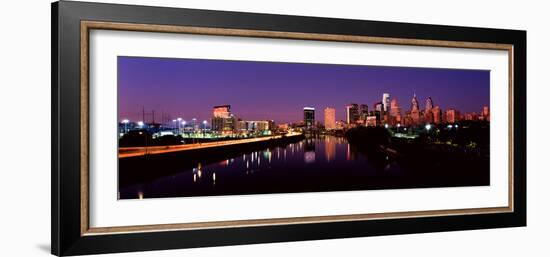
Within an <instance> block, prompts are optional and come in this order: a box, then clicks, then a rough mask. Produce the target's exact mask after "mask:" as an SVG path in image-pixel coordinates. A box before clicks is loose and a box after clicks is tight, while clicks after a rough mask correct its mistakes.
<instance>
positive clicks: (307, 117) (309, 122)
mask: <svg viewBox="0 0 550 257" xmlns="http://www.w3.org/2000/svg"><path fill="white" fill-rule="evenodd" d="M304 125H305V126H306V128H308V129H309V128H312V127H313V125H315V108H313V107H304Z"/></svg>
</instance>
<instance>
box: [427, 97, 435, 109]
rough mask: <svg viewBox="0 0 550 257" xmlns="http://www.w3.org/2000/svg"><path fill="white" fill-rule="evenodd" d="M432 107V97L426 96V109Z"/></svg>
mask: <svg viewBox="0 0 550 257" xmlns="http://www.w3.org/2000/svg"><path fill="white" fill-rule="evenodd" d="M433 107H434V102H433V100H432V97H431V96H428V98H427V99H426V111H431V110H432V108H433Z"/></svg>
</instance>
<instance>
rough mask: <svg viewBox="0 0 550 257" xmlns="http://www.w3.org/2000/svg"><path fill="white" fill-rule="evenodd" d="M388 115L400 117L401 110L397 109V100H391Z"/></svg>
mask: <svg viewBox="0 0 550 257" xmlns="http://www.w3.org/2000/svg"><path fill="white" fill-rule="evenodd" d="M390 115H391V116H393V117H397V116H400V115H401V108H399V104H398V103H397V99H395V98H394V99H392V100H391V102H390Z"/></svg>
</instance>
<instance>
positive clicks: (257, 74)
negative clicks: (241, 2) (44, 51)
mask: <svg viewBox="0 0 550 257" xmlns="http://www.w3.org/2000/svg"><path fill="white" fill-rule="evenodd" d="M52 67H53V68H52V97H53V99H52V114H53V115H52V253H53V254H56V255H79V254H94V253H109V252H125V251H143V250H158V249H175V248H189V247H201V246H218V245H233V244H252V243H266V242H282V241H297V240H312V239H330V238H343V237H358V236H376V235H391V234H403V233H422V232H437V231H452V230H466V229H484V228H499V227H514V226H525V224H526V198H525V193H526V180H525V179H526V169H525V166H526V164H525V161H526V159H525V156H526V147H525V139H526V130H525V124H526V123H525V122H526V119H525V117H526V116H525V111H526V108H525V102H526V96H525V92H526V91H525V84H526V32H525V31H517V30H503V29H487V28H466V27H453V26H440V25H421V24H408V23H394V22H381V21H360V20H344V19H329V18H314V17H300V16H284V15H271V14H254V13H237V12H221V11H207V10H192V9H177V8H164V7H162V8H161V7H145V6H129V5H113V4H99V3H84V2H73V1H70V2H65V1H61V2H56V3H54V4H53V5H52Z"/></svg>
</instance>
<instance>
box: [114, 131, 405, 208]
mask: <svg viewBox="0 0 550 257" xmlns="http://www.w3.org/2000/svg"><path fill="white" fill-rule="evenodd" d="M306 165H307V166H306ZM384 166H385V168H386V169H385V170H388V169H389V170H391V169H395V167H393V166H389V165H388V166H386V165H384ZM383 170H384V167H383V168H382V171H383ZM379 172H380V170H377V169H376V168H375V167H374V166H372V165H371V163H370V162H369V161H368V159H367V158H366V157H365V156H364V155H362V154H359V153H357V152H355V150H354V149H353V147H350V145H349V144H348V143H347V140H346V139H345V138H342V137H334V136H320V137H312V138H306V139H304V140H302V141H300V142H296V143H291V144H288V145H285V146H279V147H272V148H265V149H263V150H260V151H253V152H249V153H244V154H242V155H240V154H239V155H238V156H235V157H229V158H227V159H225V160H222V161H217V162H214V163H202V162H199V163H197V164H196V166H195V167H194V168H192V169H190V170H182V171H181V172H179V173H177V174H176V175H174V176H169V177H163V178H158V179H155V180H152V181H150V182H148V183H143V184H139V185H134V186H129V187H126V188H121V190H120V193H121V198H123V199H127V198H135V197H136V195H138V198H142V197H143V195H146V196H147V197H176V196H192V195H220V194H221V195H223V194H243V193H262V192H299V191H303V190H306V191H323V190H341V189H348V190H349V189H350V188H358V187H360V186H363V185H364V183H365V181H367V182H369V181H372V177H373V176H379V174H378V173H379ZM138 192H141V193H138Z"/></svg>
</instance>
